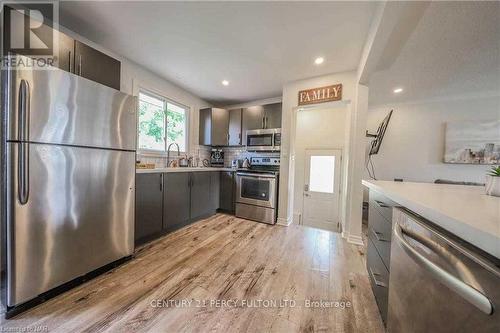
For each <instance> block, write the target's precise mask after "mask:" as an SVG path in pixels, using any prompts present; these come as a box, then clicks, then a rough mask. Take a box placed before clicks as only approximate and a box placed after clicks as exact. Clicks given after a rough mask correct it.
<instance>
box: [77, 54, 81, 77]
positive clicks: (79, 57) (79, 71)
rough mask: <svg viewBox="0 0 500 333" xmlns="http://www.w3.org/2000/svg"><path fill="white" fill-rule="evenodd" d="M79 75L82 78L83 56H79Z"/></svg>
mask: <svg viewBox="0 0 500 333" xmlns="http://www.w3.org/2000/svg"><path fill="white" fill-rule="evenodd" d="M78 68H79V70H78V75H80V76H82V55H81V54H80V55H79V56H78Z"/></svg>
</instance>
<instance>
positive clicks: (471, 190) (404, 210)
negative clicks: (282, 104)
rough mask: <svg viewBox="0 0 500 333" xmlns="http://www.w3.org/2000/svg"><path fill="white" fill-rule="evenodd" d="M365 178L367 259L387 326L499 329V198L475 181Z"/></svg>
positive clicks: (395, 328) (404, 329) (419, 329)
mask: <svg viewBox="0 0 500 333" xmlns="http://www.w3.org/2000/svg"><path fill="white" fill-rule="evenodd" d="M363 185H364V186H366V187H367V188H368V189H369V192H370V193H369V214H368V240H367V242H368V248H367V259H366V266H367V271H368V273H369V277H370V282H371V285H372V290H373V293H374V296H375V299H376V301H377V305H378V307H379V311H380V314H381V316H382V319H383V321H384V322H385V323H386V325H387V329H388V331H389V332H409V331H410V332H423V331H428V330H429V329H432V330H433V331H437V332H457V331H463V332H469V331H470V332H472V331H481V332H498V331H499V330H500V312H498V311H496V310H495V309H497V308H498V306H499V305H500V289H498V285H499V284H500V259H499V258H500V198H497V197H492V196H487V195H486V194H485V190H484V187H477V186H462V185H445V184H429V183H411V182H392V181H374V180H369V181H367V180H364V181H363ZM443 318H453V320H452V321H443V320H442V319H443Z"/></svg>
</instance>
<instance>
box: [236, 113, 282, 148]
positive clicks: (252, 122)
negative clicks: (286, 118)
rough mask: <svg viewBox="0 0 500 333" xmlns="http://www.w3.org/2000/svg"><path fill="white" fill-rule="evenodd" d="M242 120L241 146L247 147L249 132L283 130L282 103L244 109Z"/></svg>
mask: <svg viewBox="0 0 500 333" xmlns="http://www.w3.org/2000/svg"><path fill="white" fill-rule="evenodd" d="M242 118H243V119H242V129H241V134H242V141H241V144H242V145H245V144H246V141H247V138H246V131H247V130H255V129H263V128H281V103H274V104H266V105H257V106H251V107H248V108H244V109H243V116H242Z"/></svg>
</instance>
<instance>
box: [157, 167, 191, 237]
mask: <svg viewBox="0 0 500 333" xmlns="http://www.w3.org/2000/svg"><path fill="white" fill-rule="evenodd" d="M190 180H191V178H190V173H188V172H172V173H165V174H164V187H165V190H164V194H163V229H164V230H165V231H167V232H168V231H172V230H175V229H178V228H180V227H182V226H184V225H186V224H188V223H189V218H190V205H191V201H190V200H191V191H190V190H191V188H190Z"/></svg>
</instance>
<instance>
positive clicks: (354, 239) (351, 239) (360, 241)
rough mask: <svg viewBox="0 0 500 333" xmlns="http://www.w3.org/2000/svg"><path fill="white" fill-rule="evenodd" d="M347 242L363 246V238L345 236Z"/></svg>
mask: <svg viewBox="0 0 500 333" xmlns="http://www.w3.org/2000/svg"><path fill="white" fill-rule="evenodd" d="M347 242H348V243H351V244H356V245H364V243H363V238H362V237H361V236H355V235H349V236H347Z"/></svg>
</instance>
